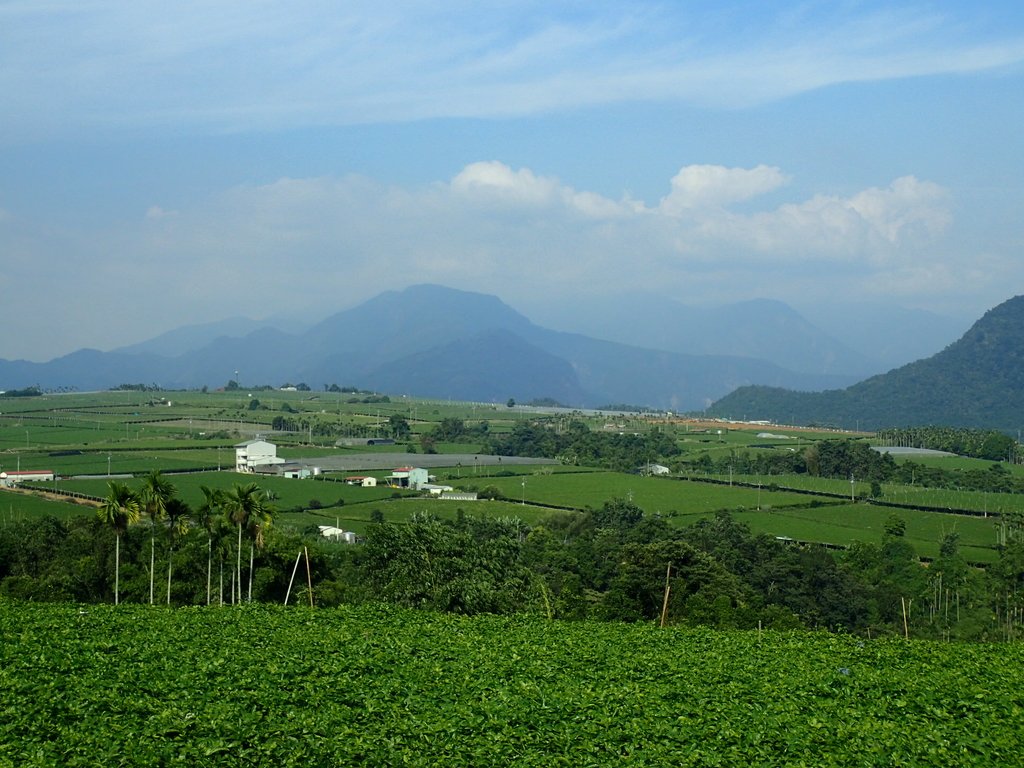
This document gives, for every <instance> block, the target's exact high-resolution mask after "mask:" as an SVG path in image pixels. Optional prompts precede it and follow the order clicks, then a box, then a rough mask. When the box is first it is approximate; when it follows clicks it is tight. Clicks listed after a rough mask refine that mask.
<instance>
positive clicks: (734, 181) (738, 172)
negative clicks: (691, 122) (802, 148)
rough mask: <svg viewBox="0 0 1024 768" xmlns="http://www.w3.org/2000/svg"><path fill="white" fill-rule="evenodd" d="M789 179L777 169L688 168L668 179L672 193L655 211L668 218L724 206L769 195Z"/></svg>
mask: <svg viewBox="0 0 1024 768" xmlns="http://www.w3.org/2000/svg"><path fill="white" fill-rule="evenodd" d="M788 180H789V179H788V178H787V177H786V175H785V174H783V173H782V171H780V170H779V169H778V168H773V167H769V166H767V165H759V166H757V167H756V168H725V167H723V166H721V165H688V166H686V167H685V168H682V169H681V170H680V171H679V173H677V174H676V175H675V176H674V177H673V179H672V191H671V192H670V193H669V194H668V195H666V196H665V197H663V198H662V200H661V203H660V204H659V206H658V209H659V211H660V212H661V213H664V214H667V215H669V216H676V215H680V214H681V213H683V212H685V211H689V210H692V209H694V208H714V207H721V206H727V205H729V204H731V203H737V202H740V201H742V200H749V199H750V198H752V197H757V196H758V195H763V194H765V193H766V192H771V191H772V190H774V189H778V188H779V187H781V186H782V185H783V184H785V183H786V182H787V181H788Z"/></svg>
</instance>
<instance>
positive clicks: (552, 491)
mask: <svg viewBox="0 0 1024 768" xmlns="http://www.w3.org/2000/svg"><path fill="white" fill-rule="evenodd" d="M524 482H525V486H524V485H523V483H524ZM486 484H487V485H493V486H495V487H496V488H498V489H499V490H500V491H501V492H502V493H503V494H504V495H505V496H507V497H508V498H510V499H521V498H523V496H524V495H525V499H526V501H528V502H529V501H535V502H538V503H543V504H557V505H562V506H567V507H576V508H584V507H593V508H597V507H600V506H601V505H602V504H604V502H606V501H610V500H612V499H616V498H626V499H631V500H632V501H633V503H635V504H637V505H638V506H640V507H641V508H643V509H644V510H646V511H647V512H650V513H652V514H653V513H662V514H667V513H669V512H673V511H674V512H679V513H681V514H691V513H694V512H713V511H715V510H718V509H738V508H750V509H757V508H758V506H761V508H765V507H769V506H788V505H792V504H807V503H808V502H809V501H810V499H809V497H807V496H805V495H803V494H796V493H785V492H780V491H775V492H773V491H769V490H768V489H767V487H765V488H762V489H761V490H760V491H759V490H758V489H757V488H741V487H739V486H731V487H730V486H728V485H713V484H709V483H691V482H685V481H677V480H670V479H666V478H658V477H641V476H640V475H629V474H624V473H622V472H588V473H580V474H537V475H532V476H529V477H493V478H488V479H487V480H486Z"/></svg>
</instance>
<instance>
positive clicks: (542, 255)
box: [0, 161, 1019, 351]
mask: <svg viewBox="0 0 1024 768" xmlns="http://www.w3.org/2000/svg"><path fill="white" fill-rule="evenodd" d="M787 178H788V177H787V176H786V174H785V173H783V171H782V170H781V169H778V168H772V167H767V166H755V167H752V168H726V167H718V166H707V165H702V166H691V167H687V168H683V169H681V170H680V171H679V173H678V174H676V175H675V177H674V178H673V179H672V181H671V191H670V192H669V194H668V195H667V196H666V197H665V198H663V199H662V200H660V201H655V202H653V203H652V204H650V205H645V204H643V203H641V202H639V201H634V200H631V199H629V198H628V197H624V198H623V199H622V200H620V201H615V200H611V199H608V198H606V197H604V196H602V195H600V194H597V193H594V192H592V191H589V190H578V189H575V188H573V187H572V186H570V185H567V184H565V183H563V182H561V181H560V180H558V179H557V178H554V177H551V176H545V175H543V174H538V173H536V172H535V171H534V170H532V169H529V168H513V167H511V166H508V165H506V164H503V163H500V162H496V161H487V162H479V163H472V164H470V165H467V166H466V167H464V168H463V169H462V170H461V171H459V172H458V173H456V174H455V175H454V176H453V177H452V178H451V179H450V180H449V181H447V182H436V183H432V184H425V185H421V186H401V185H395V184H384V183H381V182H379V181H377V180H374V179H372V178H367V177H364V176H343V177H319V178H281V179H278V180H276V181H273V182H270V183H267V184H256V185H241V186H237V187H234V188H232V189H229V190H226V191H224V192H223V193H221V194H219V195H216V196H214V197H211V198H208V199H203V200H199V201H196V202H195V203H194V204H190V205H188V206H179V210H176V211H175V212H174V215H167V214H168V213H170V212H168V211H164V210H163V209H162V208H159V207H158V206H153V208H151V209H150V211H149V212H148V214H147V216H146V217H144V218H140V219H138V220H137V222H136V223H135V224H134V225H124V224H119V225H118V226H116V227H108V228H105V229H103V230H97V231H89V232H73V233H67V234H66V235H65V236H63V237H61V238H54V237H52V236H48V235H45V234H42V233H43V232H45V230H46V226H45V224H44V225H41V226H40V231H39V232H37V233H36V237H34V238H33V237H31V236H26V237H22V238H21V240H19V241H18V243H17V245H18V246H19V251H18V252H19V253H22V254H24V255H25V262H26V263H33V264H34V263H44V262H47V261H48V260H49V261H51V262H53V263H57V262H56V261H54V259H57V258H59V254H60V253H68V252H73V253H74V254H75V256H74V259H73V260H71V261H68V263H67V264H66V265H65V267H63V268H62V269H59V270H55V271H54V272H53V273H52V274H48V275H47V277H46V286H45V291H46V293H45V295H46V296H47V297H50V299H52V300H54V301H59V300H60V298H59V297H61V296H66V297H71V296H76V295H78V296H80V295H82V294H83V293H93V294H95V295H109V294H110V293H112V292H113V293H116V294H117V295H118V296H119V297H120V298H119V301H118V302H117V303H116V305H115V306H105V308H104V317H103V318H102V320H95V321H93V320H90V319H89V317H88V315H89V312H86V311H85V310H83V311H82V312H80V313H79V314H81V315H82V316H81V317H79V318H77V319H76V322H75V324H74V325H75V329H76V333H80V334H82V335H87V334H88V333H89V332H90V330H92V332H94V333H99V334H102V338H108V339H109V342H110V343H109V344H108V346H114V345H115V344H116V343H125V342H128V341H134V340H138V338H139V337H140V336H144V335H146V333H147V330H146V328H145V326H146V324H149V325H150V327H149V329H148V331H149V333H150V335H152V334H155V333H157V332H159V331H161V330H165V329H167V328H169V327H173V326H174V325H177V324H181V322H182V317H183V316H184V317H187V318H188V319H189V321H190V322H199V321H202V320H212V319H218V318H221V317H225V316H229V315H232V314H243V315H248V316H257V317H258V316H261V315H267V314H270V313H271V311H281V310H284V309H287V308H289V307H291V308H296V307H302V308H305V309H306V310H307V311H308V310H311V309H312V308H314V307H316V308H321V312H322V313H323V314H327V313H328V312H330V311H333V310H337V309H340V308H342V307H345V306H350V305H351V304H353V303H356V302H358V301H361V300H365V299H366V298H368V297H369V296H371V295H373V294H374V293H376V292H379V291H382V290H386V289H389V288H394V287H401V286H403V285H408V284H413V283H420V282H436V283H442V284H447V285H451V286H453V287H457V288H464V289H468V290H477V291H483V292H486V293H495V294H498V295H500V296H501V297H502V298H504V299H506V300H507V301H510V302H512V303H513V304H515V302H516V301H517V300H519V299H526V298H529V300H531V301H537V300H541V299H543V298H545V297H547V298H549V299H550V300H552V301H562V302H571V301H572V298H573V296H574V295H575V294H576V293H577V292H579V291H581V290H587V291H592V292H595V293H597V292H607V293H614V292H617V291H622V290H648V291H650V290H655V291H661V292H665V293H666V294H668V295H676V296H686V295H692V294H693V292H694V291H697V292H698V295H700V296H703V297H706V298H709V299H710V298H713V297H715V296H718V297H720V298H721V299H723V300H725V299H735V298H737V297H738V296H746V297H755V296H765V295H774V296H775V297H777V298H782V299H784V300H785V299H787V298H788V297H791V293H792V292H794V291H797V290H804V291H806V290H812V289H813V290H817V291H825V292H827V291H828V290H830V287H835V286H838V285H840V284H842V285H843V286H845V287H847V288H851V289H853V290H881V289H884V290H886V291H888V292H890V293H892V294H896V293H900V292H902V293H903V294H904V296H914V295H921V294H922V292H924V293H927V292H928V291H939V292H943V293H948V292H951V291H955V290H956V289H957V284H958V282H961V283H962V284H963V285H968V284H969V285H971V286H972V287H977V285H978V283H979V281H985V280H988V281H993V280H996V281H998V280H999V279H1000V276H1002V279H1009V278H1008V277H1007V275H1009V274H1011V273H1010V272H1009V271H1008V270H1010V269H1012V268H1013V267H1012V265H1007V264H999V263H995V262H992V263H990V264H988V265H987V268H986V269H985V270H978V269H977V265H976V264H968V263H966V261H965V260H964V259H963V258H962V257H960V256H959V255H958V254H957V253H955V252H953V251H951V249H950V248H949V247H948V246H947V244H946V243H945V240H944V238H945V237H946V233H947V230H948V228H949V227H950V226H951V225H952V223H953V222H952V219H951V214H950V199H949V194H948V193H947V192H946V191H945V190H944V189H943V188H942V187H940V186H939V185H937V184H934V183H933V182H929V181H923V180H919V179H916V178H913V177H904V178H899V179H895V180H894V181H892V182H890V183H888V184H886V185H879V186H876V187H871V188H867V189H863V190H859V191H856V192H854V193H852V194H850V195H848V196H835V195H814V196H811V197H809V198H807V199H803V200H800V199H797V200H790V201H786V202H783V203H781V204H780V203H779V202H778V201H777V200H775V196H776V195H778V194H783V193H784V191H785V188H784V184H785V182H786V181H787ZM767 192H771V193H773V195H772V199H773V200H774V202H773V203H772V204H771V205H761V206H760V207H758V202H759V200H758V196H759V195H764V194H765V193H767ZM667 201H671V202H667ZM2 233H3V230H2V229H0V248H3V247H4V246H7V245H14V241H13V240H12V239H11V238H9V237H5V236H3V234H2ZM68 242H79V243H88V247H87V249H86V250H83V246H81V245H80V246H78V247H77V250H76V249H75V248H69V247H68ZM86 251H88V252H86ZM61 263H63V262H61ZM1018 271H1019V270H1018ZM1013 274H1015V273H1013ZM33 285H34V284H33V283H29V284H27V286H26V297H27V298H26V301H30V302H31V301H35V300H38V299H37V298H36V299H32V298H31V296H29V294H30V293H31V290H35V288H32V286H33ZM36 287H37V288H38V289H39V290H42V287H41V286H36ZM4 311H7V309H6V308H5V309H4V310H2V311H0V321H2V320H4V316H3V312H4ZM10 311H14V309H10ZM90 324H91V325H90ZM112 333H114V334H115V335H116V334H121V336H123V337H124V338H112V337H111V336H110V334H112ZM64 338H74V339H75V340H76V341H79V342H80V341H81V339H80V338H79V337H78V336H73V337H67V336H65V337H64ZM91 343H92V344H93V345H96V344H97V342H96V341H95V340H93V341H92V342H91ZM78 345H79V346H81V345H82V343H79V344H78ZM62 351H66V350H62Z"/></svg>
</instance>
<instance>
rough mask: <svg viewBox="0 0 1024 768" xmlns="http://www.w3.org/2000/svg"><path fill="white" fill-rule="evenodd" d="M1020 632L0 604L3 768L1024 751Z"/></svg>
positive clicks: (876, 758)
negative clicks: (979, 640)
mask: <svg viewBox="0 0 1024 768" xmlns="http://www.w3.org/2000/svg"><path fill="white" fill-rule="evenodd" d="M1022 654H1024V647H1022V646H1020V645H1014V646H1010V647H1000V646H986V645H957V644H953V645H950V644H940V643H931V642H924V641H911V642H906V641H903V640H891V639H890V640H858V639H855V638H851V637H847V636H842V635H826V634H820V633H806V632H785V633H782V632H768V631H765V632H763V633H761V632H757V631H748V632H735V631H733V632H716V631H712V630H707V629H682V628H669V629H665V630H659V629H658V628H656V627H653V626H650V625H622V624H593V623H564V622H557V621H555V622H548V621H544V620H541V619H537V618H530V617H523V616H519V617H507V618H505V617H477V618H474V619H467V618H461V617H453V616H443V615H438V614H432V613H427V612H411V611H406V610H399V609H396V608H393V607H387V606H374V607H363V608H352V609H349V608H344V609H336V610H323V611H316V612H311V611H309V610H308V609H302V608H292V609H282V608H280V607H278V608H270V607H250V608H247V609H245V610H226V609H224V610H222V609H198V608H197V609H186V610H176V611H167V610H161V609H151V608H147V607H143V606H121V607H119V608H117V609H115V608H114V607H112V606H91V607H89V608H87V609H82V608H79V607H77V606H61V605H50V606H41V605H31V604H24V603H22V604H14V603H4V602H0V691H2V692H0V712H2V717H0V764H3V765H12V766H13V765H18V766H28V765H63V766H87V765H88V766H92V765H97V764H105V765H156V764H182V765H213V764H216V765H226V766H232V765H255V764H259V765H279V766H289V765H311V764H319V765H331V764H333V765H346V764H355V763H363V764H369V765H424V766H425V765H440V764H444V765H466V766H488V765H495V766H497V765H508V764H515V765H536V766H551V765H566V766H579V765H594V766H597V765H609V764H618V763H627V764H631V765H649V766H664V765H680V766H684V765H736V764H741V763H751V764H757V765H797V764H802V765H822V764H845V765H874V764H887V765H936V764H942V765H958V766H964V765H986V766H987V765H1010V764H1015V763H1016V762H1018V758H1019V755H1020V753H1021V750H1022V748H1024V735H1022V731H1021V729H1020V727H1019V724H1020V720H1021V717H1022V716H1024V694H1022V693H1021V692H1022V691H1024V676H1022V675H1024V673H1022V670H1024V655H1022Z"/></svg>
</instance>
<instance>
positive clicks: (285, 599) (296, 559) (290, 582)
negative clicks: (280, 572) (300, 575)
mask: <svg viewBox="0 0 1024 768" xmlns="http://www.w3.org/2000/svg"><path fill="white" fill-rule="evenodd" d="M301 559H302V553H301V552H299V554H297V555H296V556H295V567H294V568H292V577H291V578H290V579H288V591H287V592H285V593H284V604H285V605H288V598H289V597H290V596H291V594H292V584H293V583H294V582H295V572H296V571H297V570H299V560H301Z"/></svg>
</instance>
